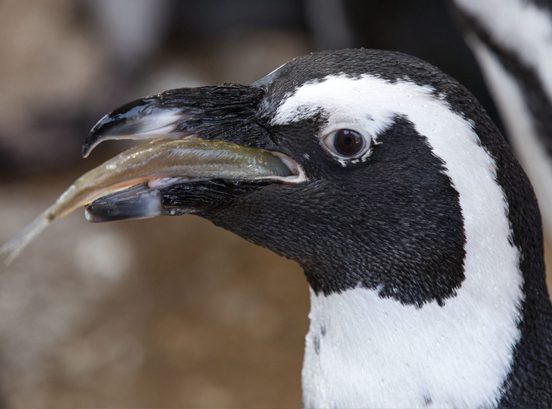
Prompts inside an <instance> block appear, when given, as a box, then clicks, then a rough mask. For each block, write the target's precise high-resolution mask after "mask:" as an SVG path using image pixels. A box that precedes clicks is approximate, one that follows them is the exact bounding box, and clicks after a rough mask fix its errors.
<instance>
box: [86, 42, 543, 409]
mask: <svg viewBox="0 0 552 409" xmlns="http://www.w3.org/2000/svg"><path fill="white" fill-rule="evenodd" d="M144 124H145V125H144ZM152 124H153V125H152ZM145 126H147V129H146V128H144V127H145ZM157 130H159V132H157ZM131 134H135V136H136V138H141V139H143V138H145V137H155V136H159V135H164V137H167V136H169V137H175V138H180V137H185V136H187V135H195V136H199V137H201V138H203V139H205V140H216V141H218V140H225V141H230V142H234V143H237V144H240V145H244V146H248V147H255V148H262V149H265V150H269V151H274V152H278V154H279V155H281V156H282V157H285V158H286V159H285V161H286V163H287V164H288V165H289V166H290V169H300V170H301V172H302V173H301V174H302V175H303V177H302V179H301V180H300V181H297V179H296V180H295V181H294V183H286V181H285V179H284V180H283V181H274V180H272V181H267V180H254V181H240V180H233V179H232V178H228V177H224V175H221V177H220V178H211V179H209V180H201V181H180V182H179V183H176V182H175V183H174V184H171V185H169V186H160V187H158V188H157V189H158V192H157V194H156V195H146V194H144V193H145V192H144V191H136V192H133V191H130V192H123V193H116V194H114V195H111V196H107V197H105V198H101V199H98V200H97V201H96V202H94V203H92V205H90V206H89V207H88V209H87V212H88V213H87V214H88V216H89V218H90V219H91V220H94V221H102V220H113V219H123V218H130V217H146V216H154V215H157V214H167V215H168V214H170V215H174V214H187V213H195V214H198V215H200V216H202V217H205V218H207V219H208V220H211V221H212V222H213V223H215V224H216V225H219V226H222V227H223V228H225V229H228V230H230V231H233V232H235V233H237V234H238V235H240V236H241V237H243V238H245V239H247V240H250V241H252V242H254V243H257V244H259V245H261V246H264V247H266V248H269V249H271V250H273V251H275V252H276V253H278V254H281V255H283V256H285V257H288V258H290V259H292V260H295V261H296V262H298V263H299V264H300V265H301V266H302V267H303V269H304V271H305V275H306V278H307V280H308V283H309V286H310V297H311V311H310V314H309V318H310V328H309V331H308V334H307V337H306V347H305V355H304V366H303V372H302V380H303V404H304V406H305V407H306V408H353V407H354V408H384V407H385V408H487V409H488V408H501V409H504V408H544V407H551V406H552V388H550V385H551V384H552V344H551V343H552V307H551V304H550V301H549V297H548V292H547V289H546V284H545V273H544V261H543V244H542V231H541V220H540V216H539V209H538V207H537V202H536V200H535V197H534V194H533V190H532V188H531V185H530V183H529V181H528V179H527V178H526V176H525V174H524V172H523V170H522V169H521V167H520V166H519V165H518V163H517V161H516V160H515V158H514V156H513V155H512V153H511V151H510V149H509V147H508V144H507V143H506V142H505V140H504V138H503V137H502V135H501V134H500V132H499V131H498V129H497V128H496V126H495V125H494V124H493V123H492V122H491V120H490V119H489V117H488V116H487V114H486V113H485V111H484V109H483V108H482V107H481V106H480V105H479V103H478V102H477V101H476V100H475V99H474V98H473V97H472V96H471V95H470V93H469V92H468V91H467V90H466V89H465V88H463V87H462V86H461V85H459V84H458V83H457V82H455V81H454V80H453V79H451V78H450V77H448V76H447V75H445V74H443V73H442V72H440V71H439V70H438V69H436V68H435V67H433V66H431V65H429V64H427V63H425V62H423V61H421V60H419V59H417V58H414V57H411V56H408V55H405V54H401V53H396V52H388V51H380V50H366V49H349V50H339V51H327V52H319V53H313V54H310V55H307V56H304V57H300V58H297V59H294V60H292V61H290V62H288V63H287V64H284V65H283V66H281V67H279V68H278V69H276V70H275V71H273V72H272V73H270V74H268V75H267V76H266V77H264V78H262V79H260V80H259V81H257V82H255V83H254V84H253V85H251V86H242V85H233V84H225V85H222V86H213V87H201V88H193V89H191V88H188V89H179V90H171V91H167V92H165V93H162V94H159V95H157V96H153V97H148V98H144V99H141V100H138V101H135V102H133V103H131V104H129V105H126V106H124V107H122V108H120V109H118V110H116V111H114V112H113V113H112V114H110V115H107V116H106V117H104V118H103V119H102V120H101V121H100V123H99V124H97V126H96V127H95V128H94V130H93V132H92V133H91V134H90V136H89V138H88V140H87V141H86V145H85V150H87V149H88V147H90V146H93V145H95V144H97V143H98V142H100V141H102V140H105V139H113V138H127V137H132V135H131ZM283 160H284V159H283ZM150 189H152V188H151V187H150ZM152 197H153V198H154V199H152ZM151 200H157V201H159V203H158V206H154V207H152V206H149V204H151V203H150V202H151ZM145 202H146V203H148V206H145V205H144V203H145ZM153 208H155V211H152V210H151V209H153Z"/></svg>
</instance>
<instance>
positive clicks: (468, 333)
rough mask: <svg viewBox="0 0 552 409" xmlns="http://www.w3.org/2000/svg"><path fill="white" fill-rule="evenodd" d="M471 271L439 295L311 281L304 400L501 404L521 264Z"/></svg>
mask: <svg viewBox="0 0 552 409" xmlns="http://www.w3.org/2000/svg"><path fill="white" fill-rule="evenodd" d="M514 266H515V265H511V268H509V269H507V271H506V272H498V270H496V271H492V272H487V273H485V272H482V271H479V270H477V269H475V270H473V271H469V269H470V267H471V266H470V264H469V260H467V266H466V267H467V269H468V270H467V274H466V280H465V282H464V283H463V285H462V286H461V288H460V289H459V290H458V291H457V294H456V295H455V296H454V297H451V298H449V299H447V300H446V301H445V303H444V304H442V305H439V304H438V303H437V302H431V303H426V304H424V305H423V306H422V307H416V306H414V305H404V304H401V303H400V302H398V301H396V300H394V299H391V298H381V297H380V296H379V295H378V291H377V290H372V289H368V288H361V287H357V288H353V289H349V290H346V291H343V292H341V293H332V294H329V295H324V294H316V293H315V292H314V291H312V290H311V311H310V314H309V318H310V328H309V332H308V334H307V337H306V350H305V358H304V366H303V374H302V377H303V399H304V403H305V406H306V407H307V408H308V407H335V408H341V407H342V408H346V407H396V408H403V407H404V408H416V407H485V408H495V407H498V404H499V401H500V399H501V394H502V390H503V385H504V384H505V382H506V380H507V378H508V376H509V374H510V373H511V372H512V367H513V354H514V350H515V349H516V345H517V344H518V343H519V341H520V338H521V331H520V329H519V321H520V319H521V314H520V305H521V303H522V302H523V296H522V291H521V288H522V283H523V278H522V274H521V272H520V270H519V269H518V268H514Z"/></svg>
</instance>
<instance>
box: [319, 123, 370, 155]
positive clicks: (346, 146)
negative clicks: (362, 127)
mask: <svg viewBox="0 0 552 409" xmlns="http://www.w3.org/2000/svg"><path fill="white" fill-rule="evenodd" d="M323 143H324V146H325V147H326V148H327V149H328V150H329V151H330V152H331V153H332V154H334V155H336V156H338V157H339V158H340V159H355V158H358V157H360V156H362V155H363V154H365V153H366V152H367V151H368V150H369V149H370V146H371V139H370V140H367V139H366V138H365V137H364V136H362V135H361V134H360V133H359V132H357V131H355V130H352V129H338V130H337V131H333V132H330V133H329V134H328V135H327V136H326V137H324V139H323Z"/></svg>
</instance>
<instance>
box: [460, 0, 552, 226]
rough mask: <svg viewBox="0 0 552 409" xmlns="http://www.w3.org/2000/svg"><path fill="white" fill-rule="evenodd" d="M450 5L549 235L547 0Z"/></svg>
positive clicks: (551, 4)
mask: <svg viewBox="0 0 552 409" xmlns="http://www.w3.org/2000/svg"><path fill="white" fill-rule="evenodd" d="M453 4H454V7H455V10H456V12H457V13H456V14H457V15H458V17H459V19H460V21H461V22H462V26H463V27H464V29H465V31H466V40H467V43H468V45H469V46H470V47H471V49H472V51H473V52H474V54H475V56H476V58H477V60H478V62H479V65H480V66H481V68H482V70H483V73H484V74H485V78H486V80H487V83H488V84H489V85H490V90H491V91H492V93H493V96H494V98H495V100H496V102H497V105H498V108H499V109H500V113H501V116H502V118H503V121H504V124H505V125H506V128H507V131H508V134H509V136H510V139H511V141H512V144H513V146H514V148H515V151H516V153H517V155H518V157H519V158H520V161H521V163H522V164H523V166H524V168H525V170H526V171H527V174H528V176H529V178H530V179H531V181H532V183H533V185H534V187H535V192H536V194H537V197H538V200H539V202H540V210H541V213H542V217H543V222H544V227H545V228H546V230H545V231H547V232H548V234H549V235H550V236H552V68H551V67H552V40H551V39H552V1H550V0H484V1H477V0H454V1H453Z"/></svg>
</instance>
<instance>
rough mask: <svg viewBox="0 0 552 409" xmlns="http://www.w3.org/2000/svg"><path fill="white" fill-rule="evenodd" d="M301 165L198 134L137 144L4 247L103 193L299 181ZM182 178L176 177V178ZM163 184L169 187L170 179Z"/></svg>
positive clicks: (18, 246) (9, 252)
mask: <svg viewBox="0 0 552 409" xmlns="http://www.w3.org/2000/svg"><path fill="white" fill-rule="evenodd" d="M295 171H296V169H290V168H289V167H288V166H287V165H286V158H285V157H284V156H283V155H281V154H279V153H274V152H270V151H267V150H263V149H257V148H248V147H244V146H241V145H237V144H233V143H229V142H223V141H209V140H203V139H198V138H194V137H187V138H184V139H177V140H169V139H158V140H154V141H150V142H148V143H145V144H142V145H138V146H135V147H133V148H131V149H129V150H127V151H124V152H122V153H120V154H119V155H117V156H115V157H114V158H112V159H110V160H108V161H107V162H104V163H103V164H101V165H100V166H98V167H97V168H95V169H92V170H91V171H89V172H87V173H85V174H84V175H83V176H81V177H80V178H78V179H77V180H76V181H75V182H74V183H73V184H72V185H71V186H69V188H68V189H67V190H66V191H65V192H63V194H61V196H60V197H59V198H58V199H57V200H56V201H55V203H54V204H53V205H51V206H50V207H49V208H47V209H46V210H45V211H44V212H43V213H42V214H41V215H40V216H38V217H37V218H36V219H35V220H34V221H33V222H32V223H30V224H29V225H28V226H27V227H26V228H24V229H23V230H22V231H21V232H20V233H19V234H18V235H17V236H16V237H15V238H14V239H13V240H11V241H9V242H8V243H6V244H5V245H4V246H2V247H1V248H0V255H2V254H4V255H5V257H6V258H5V262H6V264H9V263H11V262H12V261H13V260H14V259H15V258H16V257H17V255H18V254H19V253H20V252H21V250H23V249H24V248H25V246H26V245H27V244H29V242H31V241H32V240H33V239H34V238H35V237H36V236H38V235H39V234H40V233H41V232H42V231H43V230H44V229H45V228H46V227H47V226H48V225H49V224H50V223H52V222H53V221H54V220H57V219H59V218H61V217H64V216H66V215H68V214H69V213H71V212H72V211H74V210H75V209H77V208H79V207H82V206H86V205H88V204H90V203H91V202H93V201H94V200H97V199H99V198H101V197H103V196H106V195H109V194H112V193H115V192H119V191H122V190H125V189H128V188H131V187H133V186H136V185H139V184H144V183H147V184H148V185H150V186H151V187H152V189H155V187H156V185H163V183H160V181H163V180H168V181H169V183H170V181H171V180H178V181H179V182H180V183H181V182H182V180H184V181H190V180H207V179H210V178H220V177H223V178H227V179H233V180H259V179H272V180H274V179H276V180H278V179H282V180H283V179H286V180H288V181H291V182H293V178H294V177H299V176H300V175H297V174H294V172H295ZM175 183H176V182H175ZM163 186H166V184H164V185H163Z"/></svg>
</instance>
